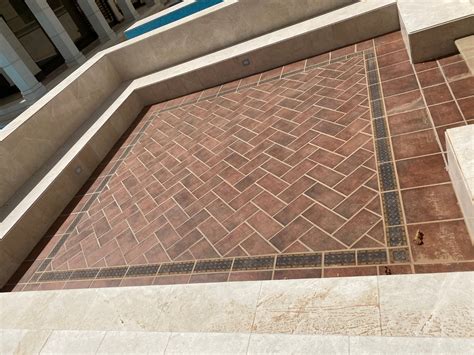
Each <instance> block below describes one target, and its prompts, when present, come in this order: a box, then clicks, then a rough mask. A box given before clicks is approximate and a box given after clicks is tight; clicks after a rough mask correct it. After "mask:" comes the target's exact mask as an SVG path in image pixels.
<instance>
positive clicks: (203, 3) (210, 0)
mask: <svg viewBox="0 0 474 355" xmlns="http://www.w3.org/2000/svg"><path fill="white" fill-rule="evenodd" d="M221 2H224V0H196V2H194V3H192V4H189V5H187V6H184V7H181V8H179V9H177V10H175V11H173V12H170V13H168V14H166V15H164V16H161V17H158V18H156V19H154V20H150V22H147V23H144V24H143V25H141V26H137V27H135V28H132V29H130V30H127V31H125V37H126V38H127V39H130V38H134V37H137V36H140V35H142V34H144V33H146V32H150V31H152V30H155V29H157V28H160V27H162V26H165V25H168V24H170V23H172V22H175V21H178V20H181V19H182V18H184V17H187V16H190V15H192V14H195V13H196V12H199V11H202V10H205V9H207V8H208V7H211V6H214V5H217V4H219V3H221Z"/></svg>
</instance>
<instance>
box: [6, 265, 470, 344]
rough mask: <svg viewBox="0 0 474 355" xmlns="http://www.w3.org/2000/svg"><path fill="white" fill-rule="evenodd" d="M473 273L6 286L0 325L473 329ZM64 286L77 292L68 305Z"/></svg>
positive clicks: (418, 332)
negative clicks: (14, 289) (12, 289)
mask: <svg viewBox="0 0 474 355" xmlns="http://www.w3.org/2000/svg"><path fill="white" fill-rule="evenodd" d="M473 277H474V274H473V273H472V272H460V273H447V274H424V275H391V276H365V277H364V276H362V277H349V278H330V279H307V280H279V281H246V282H237V283H211V284H196V285H170V286H141V287H124V288H103V289H100V288H97V289H84V290H67V291H64V290H62V291H60V290H53V291H34V292H24V293H3V294H0V311H1V312H2V313H1V317H0V329H6V330H8V329H18V330H23V329H34V330H84V331H104V330H107V331H128V332H133V331H147V332H165V333H168V332H174V333H179V332H198V333H203V332H204V333H209V332H212V333H222V332H224V333H247V334H249V333H252V334H263V333H292V334H313V335H318V334H319V335H344V336H357V335H364V336H367V335H384V336H410V337H412V336H444V337H473V333H472V329H474V327H473V304H472V302H473V301H472V297H471V295H472V289H473ZM63 295H64V296H67V297H68V298H70V299H73V300H74V303H72V301H71V303H70V304H69V306H68V308H64V305H65V300H64V299H63V298H62V296H63ZM58 296H61V297H58ZM25 305H26V309H25V312H27V313H22V312H23V309H24V307H25ZM16 312H17V313H18V314H20V315H21V316H20V317H15V313H16Z"/></svg>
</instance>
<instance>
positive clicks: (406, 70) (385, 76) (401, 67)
mask: <svg viewBox="0 0 474 355" xmlns="http://www.w3.org/2000/svg"><path fill="white" fill-rule="evenodd" d="M379 72H380V80H382V81H385V80H391V79H396V78H399V77H402V76H406V75H410V74H413V73H414V71H413V67H412V65H411V63H410V61H409V60H407V61H405V62H401V63H398V64H395V65H390V66H386V67H383V68H379Z"/></svg>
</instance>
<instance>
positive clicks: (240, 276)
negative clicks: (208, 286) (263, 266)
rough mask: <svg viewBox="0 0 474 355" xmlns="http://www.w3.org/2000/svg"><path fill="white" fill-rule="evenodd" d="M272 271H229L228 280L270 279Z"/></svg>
mask: <svg viewBox="0 0 474 355" xmlns="http://www.w3.org/2000/svg"><path fill="white" fill-rule="evenodd" d="M272 274H273V272H272V271H260V270H259V271H240V272H231V273H230V275H229V281H259V280H271V279H272Z"/></svg>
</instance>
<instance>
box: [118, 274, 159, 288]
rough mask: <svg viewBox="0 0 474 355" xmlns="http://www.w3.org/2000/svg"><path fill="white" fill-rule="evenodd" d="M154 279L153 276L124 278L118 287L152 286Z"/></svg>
mask: <svg viewBox="0 0 474 355" xmlns="http://www.w3.org/2000/svg"><path fill="white" fill-rule="evenodd" d="M154 279H155V277H154V276H149V277H130V278H124V279H122V282H121V283H120V286H121V287H126V286H148V285H153V281H154Z"/></svg>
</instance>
